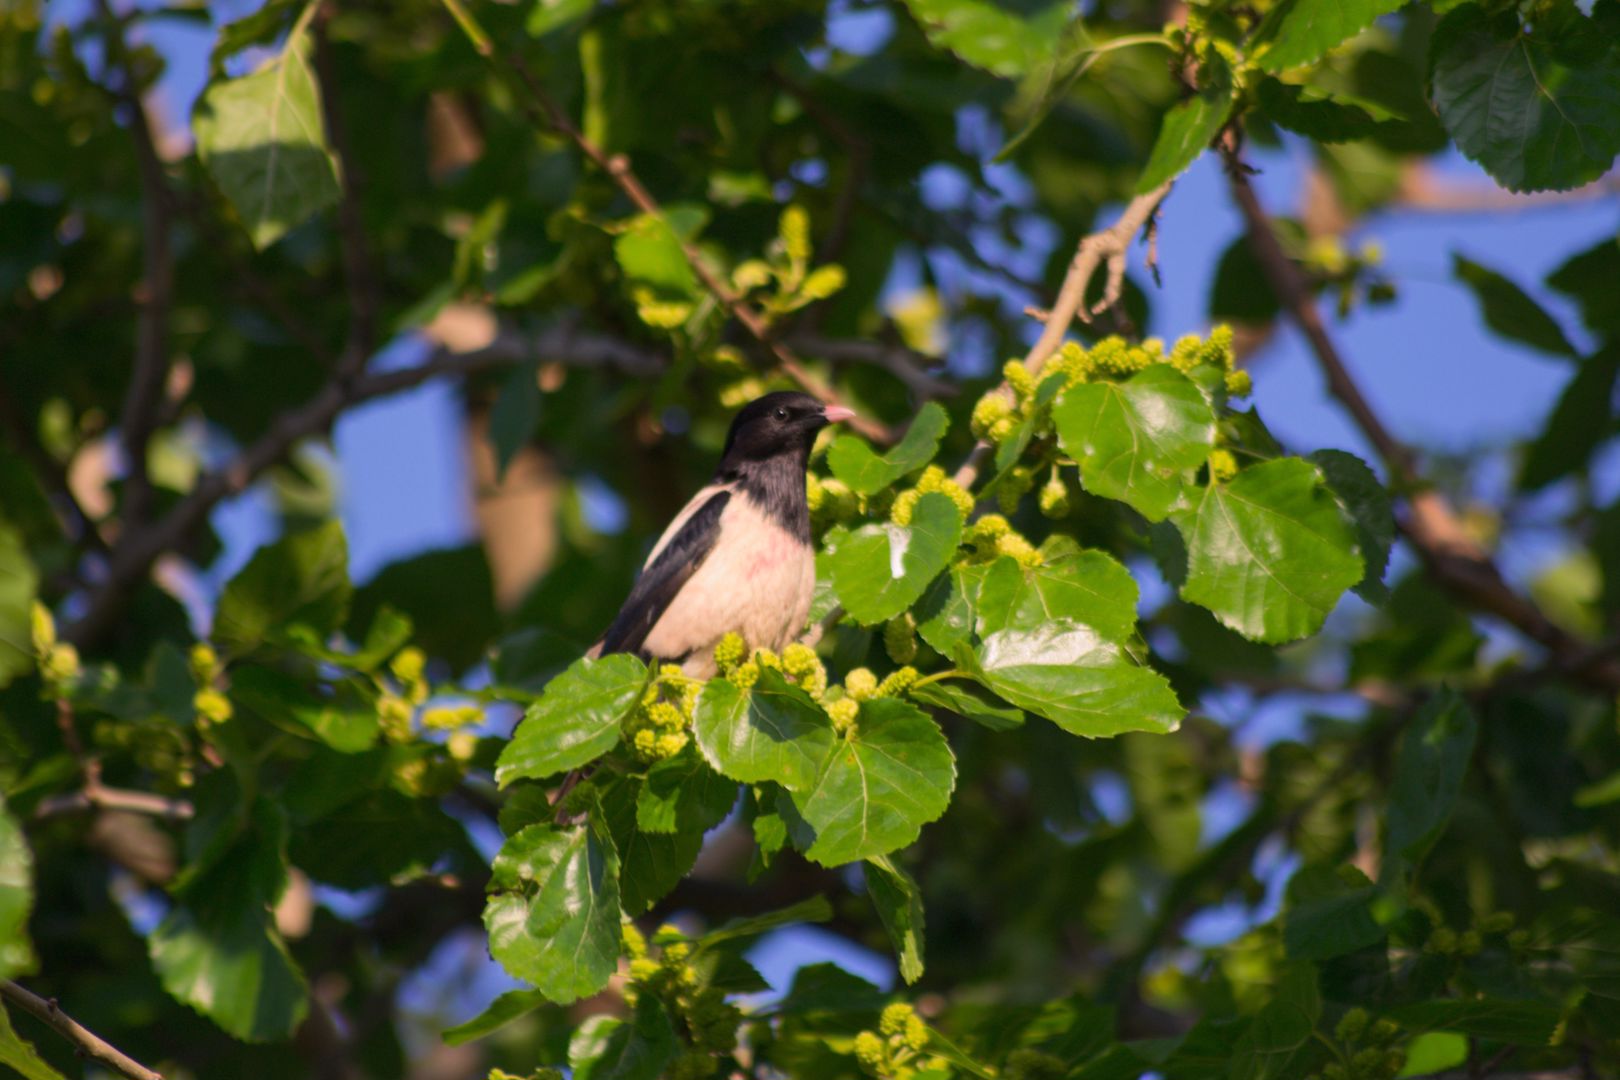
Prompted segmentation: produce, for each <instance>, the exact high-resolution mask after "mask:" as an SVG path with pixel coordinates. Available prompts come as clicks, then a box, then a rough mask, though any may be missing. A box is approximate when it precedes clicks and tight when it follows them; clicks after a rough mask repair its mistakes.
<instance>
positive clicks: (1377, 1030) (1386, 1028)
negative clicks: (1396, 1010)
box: [1367, 1019, 1401, 1046]
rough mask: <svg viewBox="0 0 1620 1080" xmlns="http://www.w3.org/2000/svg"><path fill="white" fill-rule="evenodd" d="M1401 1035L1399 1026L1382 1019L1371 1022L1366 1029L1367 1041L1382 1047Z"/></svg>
mask: <svg viewBox="0 0 1620 1080" xmlns="http://www.w3.org/2000/svg"><path fill="white" fill-rule="evenodd" d="M1400 1033H1401V1026H1400V1025H1399V1024H1397V1023H1396V1022H1395V1021H1393V1020H1389V1019H1384V1020H1376V1021H1374V1022H1373V1025H1372V1027H1370V1028H1368V1029H1367V1041H1368V1042H1371V1043H1376V1044H1377V1045H1379V1046H1383V1045H1384V1044H1385V1043H1387V1042H1390V1041H1391V1040H1393V1039H1394V1038H1395V1036H1397V1035H1399V1034H1400Z"/></svg>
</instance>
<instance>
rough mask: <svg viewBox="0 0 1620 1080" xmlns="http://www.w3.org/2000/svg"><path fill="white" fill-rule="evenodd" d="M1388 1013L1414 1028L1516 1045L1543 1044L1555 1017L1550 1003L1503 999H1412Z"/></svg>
mask: <svg viewBox="0 0 1620 1080" xmlns="http://www.w3.org/2000/svg"><path fill="white" fill-rule="evenodd" d="M1389 1014H1390V1016H1391V1017H1393V1018H1394V1019H1395V1020H1398V1021H1400V1023H1401V1024H1402V1025H1403V1026H1405V1027H1407V1028H1410V1029H1412V1030H1415V1031H1455V1032H1457V1033H1458V1034H1459V1035H1474V1036H1477V1037H1478V1038H1481V1039H1492V1040H1495V1041H1498V1042H1512V1043H1517V1044H1518V1045H1520V1046H1546V1045H1547V1043H1549V1042H1550V1041H1551V1040H1552V1037H1553V1032H1554V1031H1555V1030H1556V1029H1557V1027H1558V1020H1559V1011H1558V1007H1557V1006H1556V1005H1553V1004H1551V1003H1550V1002H1545V1001H1530V1000H1520V999H1503V998H1475V999H1472V1000H1468V1001H1459V1000H1438V1001H1416V1002H1412V1003H1411V1004H1408V1005H1396V1006H1394V1007H1392V1008H1391V1009H1390V1010H1389Z"/></svg>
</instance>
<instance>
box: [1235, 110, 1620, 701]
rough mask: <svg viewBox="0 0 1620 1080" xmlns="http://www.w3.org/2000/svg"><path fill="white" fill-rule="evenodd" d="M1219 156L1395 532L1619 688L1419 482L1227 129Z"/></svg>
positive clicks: (1596, 682)
mask: <svg viewBox="0 0 1620 1080" xmlns="http://www.w3.org/2000/svg"><path fill="white" fill-rule="evenodd" d="M1221 153H1222V155H1223V156H1224V157H1225V159H1226V163H1227V169H1226V172H1227V177H1228V180H1229V184H1230V187H1231V191H1232V198H1233V201H1234V202H1236V203H1237V205H1238V209H1239V210H1241V211H1242V213H1243V218H1244V221H1245V223H1246V224H1247V226H1248V239H1249V246H1250V248H1251V249H1252V250H1253V251H1254V255H1255V258H1256V260H1257V261H1258V262H1259V263H1260V267H1261V270H1262V271H1263V272H1264V273H1265V276H1266V280H1267V281H1268V282H1269V283H1270V285H1271V288H1272V291H1273V292H1275V293H1276V294H1277V299H1278V301H1279V302H1280V303H1281V304H1282V307H1283V310H1285V311H1287V312H1288V314H1289V315H1290V317H1292V318H1293V320H1294V322H1295V323H1296V324H1297V325H1298V326H1299V328H1300V330H1301V331H1302V332H1303V333H1304V335H1305V340H1306V341H1307V342H1308V343H1309V344H1310V347H1311V352H1312V353H1313V354H1314V355H1315V357H1316V361H1317V365H1318V366H1319V367H1320V368H1321V369H1322V374H1323V375H1324V377H1325V378H1326V380H1327V385H1328V391H1329V392H1330V393H1331V394H1332V395H1333V396H1334V397H1335V398H1337V399H1338V400H1339V402H1340V403H1341V404H1342V405H1343V406H1344V408H1345V411H1347V412H1348V413H1349V414H1350V416H1351V419H1353V420H1354V421H1355V424H1356V426H1357V427H1358V428H1360V429H1361V432H1362V434H1363V435H1365V436H1366V437H1367V441H1368V442H1369V443H1371V444H1372V446H1373V449H1374V450H1375V451H1376V452H1377V454H1378V456H1379V457H1380V458H1382V459H1383V462H1384V465H1385V468H1387V469H1388V470H1389V477H1390V482H1391V487H1392V488H1393V489H1394V490H1395V492H1396V494H1398V495H1400V496H1402V497H1404V499H1405V502H1406V515H1405V517H1404V518H1403V519H1402V520H1401V522H1400V527H1401V531H1402V532H1403V533H1404V534H1405V535H1406V537H1407V539H1408V540H1410V541H1411V543H1412V546H1413V547H1415V548H1416V549H1417V552H1418V554H1419V556H1421V557H1422V559H1423V562H1424V565H1425V566H1426V567H1427V568H1428V570H1429V573H1430V574H1431V575H1432V576H1433V577H1434V579H1435V580H1436V581H1438V582H1439V583H1440V584H1441V585H1442V586H1443V587H1444V588H1445V589H1446V590H1447V591H1449V592H1450V593H1451V594H1452V595H1454V596H1456V597H1457V598H1458V599H1459V600H1461V601H1462V602H1463V603H1465V604H1467V605H1469V606H1470V607H1473V608H1475V609H1477V610H1479V611H1482V612H1485V613H1488V614H1491V615H1495V616H1496V617H1498V618H1500V619H1502V620H1503V621H1505V622H1507V623H1510V624H1511V625H1513V626H1514V627H1516V628H1517V629H1518V630H1519V631H1520V632H1521V633H1523V634H1524V635H1525V636H1526V637H1528V638H1530V639H1531V640H1533V641H1536V642H1538V643H1539V644H1541V645H1543V646H1544V647H1546V649H1547V650H1548V651H1549V652H1550V653H1552V654H1553V655H1554V656H1555V657H1558V658H1560V659H1561V660H1562V661H1564V662H1566V663H1567V664H1568V670H1569V672H1570V674H1571V675H1573V676H1574V677H1576V678H1579V679H1581V680H1582V681H1583V682H1585V683H1587V684H1588V685H1590V686H1592V687H1593V688H1595V689H1599V690H1602V691H1605V692H1607V693H1614V692H1615V691H1617V690H1620V665H1617V664H1616V663H1615V662H1614V661H1612V660H1607V659H1602V658H1599V659H1597V660H1593V659H1592V658H1590V657H1588V656H1587V648H1586V646H1585V644H1584V643H1582V642H1581V641H1580V639H1578V638H1576V637H1575V636H1574V635H1572V634H1570V633H1569V632H1568V631H1566V630H1564V629H1563V628H1562V627H1560V626H1558V625H1557V624H1555V623H1554V622H1553V621H1552V620H1550V619H1549V618H1547V616H1546V615H1545V614H1544V613H1543V612H1542V611H1541V609H1540V608H1539V607H1537V606H1536V605H1535V603H1534V602H1532V601H1531V600H1530V599H1528V598H1527V597H1524V596H1521V595H1520V594H1519V593H1517V592H1515V591H1514V589H1513V587H1512V586H1510V585H1509V584H1508V583H1507V581H1506V580H1505V579H1504V578H1503V577H1502V572H1501V571H1500V570H1499V569H1498V568H1497V566H1496V564H1495V563H1494V562H1493V561H1492V560H1491V558H1490V556H1489V555H1488V554H1487V553H1486V552H1485V551H1484V550H1483V549H1481V548H1480V547H1479V545H1478V544H1476V543H1474V541H1473V540H1472V539H1471V538H1470V537H1469V536H1468V534H1467V532H1466V531H1465V530H1464V528H1463V526H1462V523H1461V521H1460V520H1459V519H1458V517H1457V514H1456V511H1455V510H1453V509H1452V507H1451V505H1450V504H1449V503H1448V502H1447V501H1446V498H1445V496H1444V495H1442V494H1441V493H1440V492H1438V491H1436V490H1435V489H1434V488H1432V487H1430V486H1429V485H1428V484H1427V483H1426V482H1425V481H1424V480H1423V478H1422V476H1421V475H1420V474H1419V472H1418V469H1417V464H1416V455H1415V454H1414V453H1413V452H1412V450H1411V448H1410V447H1408V446H1406V445H1405V444H1404V443H1402V442H1401V441H1400V440H1399V439H1398V438H1396V437H1395V436H1394V434H1392V433H1391V432H1390V430H1389V429H1388V428H1387V427H1385V426H1384V422H1383V420H1382V419H1381V418H1380V417H1379V416H1378V413H1377V412H1376V411H1375V410H1374V409H1373V407H1372V405H1371V403H1370V402H1368V400H1367V398H1366V396H1365V395H1364V394H1363V393H1362V392H1361V388H1360V387H1359V386H1358V385H1357V383H1356V381H1355V378H1354V377H1353V376H1352V375H1351V374H1350V370H1349V368H1348V367H1346V366H1345V363H1344V358H1343V357H1342V356H1341V355H1340V354H1339V350H1338V347H1337V346H1336V345H1335V344H1334V342H1333V339H1332V338H1331V337H1329V336H1328V332H1327V327H1326V325H1325V324H1324V323H1323V322H1322V316H1321V313H1320V312H1319V311H1318V310H1317V307H1316V303H1315V301H1314V299H1313V298H1312V297H1311V294H1310V290H1309V288H1308V286H1307V284H1306V281H1305V276H1304V274H1303V273H1301V271H1300V269H1299V267H1298V266H1297V265H1296V264H1295V263H1294V262H1293V260H1291V259H1290V258H1289V257H1288V255H1287V253H1286V252H1285V251H1284V250H1283V247H1282V244H1281V242H1280V241H1279V240H1278V239H1277V234H1276V231H1275V230H1274V229H1273V228H1272V225H1271V220H1270V218H1268V217H1267V216H1266V212H1265V209H1264V208H1263V207H1262V206H1261V205H1260V199H1259V196H1258V195H1257V194H1256V193H1255V190H1254V186H1253V185H1252V184H1250V183H1249V168H1248V166H1247V165H1245V164H1244V163H1243V161H1242V159H1241V156H1240V153H1239V145H1238V140H1237V137H1236V135H1235V134H1233V133H1231V132H1228V133H1227V135H1226V136H1224V137H1223V139H1222V141H1221Z"/></svg>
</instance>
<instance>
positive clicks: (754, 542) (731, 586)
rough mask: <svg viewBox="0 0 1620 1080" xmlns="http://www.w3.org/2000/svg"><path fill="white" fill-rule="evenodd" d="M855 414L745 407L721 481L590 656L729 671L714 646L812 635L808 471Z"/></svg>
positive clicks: (779, 400) (696, 498)
mask: <svg viewBox="0 0 1620 1080" xmlns="http://www.w3.org/2000/svg"><path fill="white" fill-rule="evenodd" d="M854 415H855V412H854V410H852V409H849V408H846V407H844V406H842V405H823V404H822V403H821V402H820V401H818V400H816V399H815V398H813V397H811V396H810V395H809V394H801V393H797V392H793V391H779V392H776V393H771V394H766V395H765V396H763V397H760V398H757V399H755V400H754V401H751V402H749V403H748V404H747V405H745V406H743V407H742V408H741V409H740V410H738V412H737V415H736V416H735V417H734V418H733V419H732V421H731V428H730V430H729V431H728V432H727V434H726V443H725V448H724V450H723V451H722V452H721V455H720V464H719V465H718V466H717V467H716V469H715V472H714V476H713V478H712V479H711V480H710V481H709V482H708V484H706V485H704V487H703V488H702V489H701V490H699V491H698V493H697V494H696V495H693V496H692V498H691V500H690V501H688V502H687V504H686V506H685V507H683V508H682V509H681V511H680V513H678V514H676V515H675V518H674V520H672V521H671V522H670V523H669V526H668V527H667V528H666V529H665V530H664V532H663V535H662V536H660V537H659V538H658V542H657V543H656V544H654V545H653V548H652V551H651V553H650V554H648V556H647V561H646V563H645V564H644V565H643V566H642V568H641V573H640V574H639V575H638V576H637V578H636V582H635V585H634V586H633V587H632V588H631V590H630V595H629V597H628V598H627V599H626V600H625V602H624V606H623V607H622V608H620V610H619V613H618V615H617V616H616V617H615V618H614V620H613V622H612V624H611V625H610V626H609V627H608V628H607V631H606V632H605V633H604V634H603V635H602V638H601V640H600V641H598V642H597V643H596V644H595V645H594V646H593V647H592V648H591V650H590V652H589V653H588V654H587V655H589V656H606V655H609V654H611V653H634V654H636V655H637V656H639V657H640V658H641V659H642V660H644V661H648V662H658V663H667V664H679V665H680V667H681V670H682V673H683V674H685V675H687V676H688V677H690V678H696V679H707V678H711V677H713V676H714V675H715V674H716V672H717V666H716V664H715V660H714V647H715V645H716V644H717V643H718V642H719V641H720V639H721V638H722V637H724V636H725V635H726V634H727V633H731V632H735V633H737V634H740V635H741V636H742V639H743V640H744V641H745V642H746V643H747V644H748V646H749V647H750V648H753V649H771V650H773V651H778V652H779V651H781V649H782V648H783V647H784V646H786V645H788V644H789V643H790V642H792V641H793V640H794V639H795V638H796V637H797V636H798V634H799V631H800V630H802V629H803V627H804V622H805V619H806V617H807V616H808V615H809V612H810V600H811V596H812V594H813V593H814V592H815V586H816V556H815V548H814V546H813V544H812V542H811V537H810V506H809V501H808V499H807V497H806V494H805V472H806V470H807V469H808V468H809V463H810V448H811V446H812V445H813V444H814V443H815V441H816V436H817V434H819V433H820V431H821V430H822V429H823V428H825V427H826V426H828V425H829V424H836V423H839V422H840V421H844V420H848V419H850V418H851V417H853V416H854Z"/></svg>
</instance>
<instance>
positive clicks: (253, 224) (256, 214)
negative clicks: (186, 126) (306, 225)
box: [191, 6, 339, 250]
mask: <svg viewBox="0 0 1620 1080" xmlns="http://www.w3.org/2000/svg"><path fill="white" fill-rule="evenodd" d="M313 11H314V8H313V6H312V7H310V8H308V9H307V12H310V13H312V12H313ZM308 17H309V16H308V15H307V14H306V15H305V16H303V17H301V18H300V20H299V24H298V25H297V26H295V27H294V28H293V31H292V33H291V35H290V36H289V37H288V38H287V43H286V44H285V45H284V46H283V47H282V50H281V53H280V55H279V56H277V57H276V58H275V59H274V60H272V61H270V62H269V63H268V64H266V65H265V66H264V67H262V68H260V69H259V70H258V71H256V72H254V73H253V74H251V75H245V76H243V77H242V78H239V79H227V80H225V81H223V82H215V83H213V84H212V85H210V86H209V87H208V89H206V90H205V91H203V95H202V98H201V100H200V101H199V102H198V104H197V111H196V113H195V114H194V115H193V116H192V120H191V128H192V132H193V134H194V135H195V136H196V139H197V152H198V154H199V156H201V158H202V160H203V164H204V165H206V166H207V168H208V171H209V173H211V174H212V175H213V177H214V181H215V183H217V184H218V185H219V188H220V190H221V191H222V192H224V194H225V197H226V198H227V199H229V200H230V203H231V205H232V206H233V207H235V208H236V212H237V214H239V215H240V216H241V218H242V221H243V223H244V224H245V225H246V226H247V229H248V234H249V235H250V236H251V237H252V238H253V246H254V247H256V248H259V249H260V250H263V249H264V248H266V247H269V246H270V245H271V244H273V243H275V242H276V241H277V240H279V239H280V238H281V237H282V236H283V235H284V234H285V233H286V232H287V230H288V229H291V228H292V227H294V226H295V225H299V224H302V223H303V222H304V221H306V220H307V219H308V218H310V217H311V216H313V215H314V214H316V213H318V212H320V211H321V210H323V209H325V208H326V207H328V206H330V205H332V204H333V203H335V202H336V201H337V199H338V194H339V189H338V180H337V168H336V166H335V164H334V162H333V159H332V155H331V151H329V150H328V149H327V146H326V134H325V131H324V129H323V127H322V123H321V99H320V90H319V88H318V87H317V85H316V82H315V75H314V72H313V71H312V70H311V69H310V64H309V55H308V54H309V51H310V49H311V45H310V41H309V36H308V34H307V33H306V31H305V26H306V21H307V18H308Z"/></svg>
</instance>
